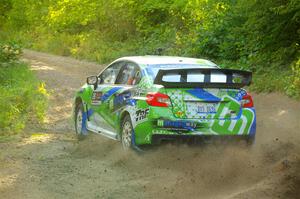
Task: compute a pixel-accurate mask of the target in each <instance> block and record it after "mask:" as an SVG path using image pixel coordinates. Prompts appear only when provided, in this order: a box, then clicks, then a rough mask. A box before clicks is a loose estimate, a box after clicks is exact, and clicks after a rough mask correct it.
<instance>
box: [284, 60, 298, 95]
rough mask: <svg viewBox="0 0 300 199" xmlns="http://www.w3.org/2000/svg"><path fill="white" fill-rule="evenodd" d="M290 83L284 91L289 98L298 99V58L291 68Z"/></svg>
mask: <svg viewBox="0 0 300 199" xmlns="http://www.w3.org/2000/svg"><path fill="white" fill-rule="evenodd" d="M290 80H291V83H290V84H288V85H287V86H286V87H285V89H286V92H287V94H288V95H289V96H292V97H295V98H298V99H299V98H300V57H299V58H298V61H297V62H296V63H295V64H293V66H292V75H291V76H290Z"/></svg>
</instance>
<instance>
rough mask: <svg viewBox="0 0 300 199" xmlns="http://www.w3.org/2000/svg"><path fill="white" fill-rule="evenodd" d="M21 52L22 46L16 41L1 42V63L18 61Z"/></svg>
mask: <svg viewBox="0 0 300 199" xmlns="http://www.w3.org/2000/svg"><path fill="white" fill-rule="evenodd" d="M21 53H22V50H21V47H20V46H19V45H17V44H15V43H9V44H0V63H1V62H2V63H3V62H6V63H8V62H12V61H16V60H18V59H19V56H20V55H21Z"/></svg>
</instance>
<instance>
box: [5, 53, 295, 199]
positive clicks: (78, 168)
mask: <svg viewBox="0 0 300 199" xmlns="http://www.w3.org/2000/svg"><path fill="white" fill-rule="evenodd" d="M24 59H25V60H26V61H28V62H30V63H31V65H32V69H33V70H35V71H36V73H37V75H38V77H39V78H40V79H42V80H43V81H45V83H46V85H47V89H48V90H49V92H50V94H51V95H50V105H49V111H48V114H47V120H46V124H45V125H44V126H42V127H41V126H35V125H32V127H31V128H30V129H27V131H28V133H29V134H32V135H31V136H28V137H25V138H22V139H19V140H15V141H11V142H6V143H0V198H28V199H29V198H30V199H35V198H37V199H40V198H47V199H48V198H72V199H73V198H214V199H215V198H216V199H218V198H220V199H223V198H241V199H244V198H250V199H251V198H297V197H298V198H299V197H300V155H299V154H300V153H299V152H300V145H299V141H300V130H299V129H300V103H299V102H297V101H294V100H291V99H289V98H287V97H285V96H283V95H281V94H259V95H256V94H255V95H254V100H255V101H254V102H255V106H256V108H257V118H258V121H257V128H258V129H257V142H256V143H255V145H254V147H252V148H247V147H245V146H244V145H243V144H242V143H240V144H205V145H202V146H186V145H180V146H174V145H164V146H161V147H158V148H156V149H154V150H151V151H149V152H147V153H145V154H142V155H138V154H136V153H134V152H127V153H126V152H124V151H123V150H122V148H121V145H120V144H119V143H118V142H116V141H113V140H109V139H107V138H105V137H101V136H98V135H90V136H89V137H88V139H86V140H84V141H82V142H78V141H77V140H76V139H75V136H74V132H73V126H72V122H71V119H70V117H71V108H72V97H73V94H74V92H75V90H76V89H78V88H79V87H80V85H82V84H83V83H84V82H85V77H86V76H88V75H92V74H97V73H98V72H100V70H101V68H102V67H103V66H100V65H97V64H95V63H88V62H82V61H77V60H74V59H71V58H66V57H59V56H53V55H49V54H45V53H38V52H34V51H25V53H24Z"/></svg>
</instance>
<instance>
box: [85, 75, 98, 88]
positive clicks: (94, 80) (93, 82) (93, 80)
mask: <svg viewBox="0 0 300 199" xmlns="http://www.w3.org/2000/svg"><path fill="white" fill-rule="evenodd" d="M86 83H87V84H88V85H94V89H97V87H98V77H97V76H89V77H88V78H86Z"/></svg>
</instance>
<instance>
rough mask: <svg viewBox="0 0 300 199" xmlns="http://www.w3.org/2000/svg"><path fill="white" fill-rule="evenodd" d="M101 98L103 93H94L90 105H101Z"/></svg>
mask: <svg viewBox="0 0 300 199" xmlns="http://www.w3.org/2000/svg"><path fill="white" fill-rule="evenodd" d="M102 96H103V93H102V92H101V91H94V92H93V95H92V104H93V105H99V104H101V98H102Z"/></svg>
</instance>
